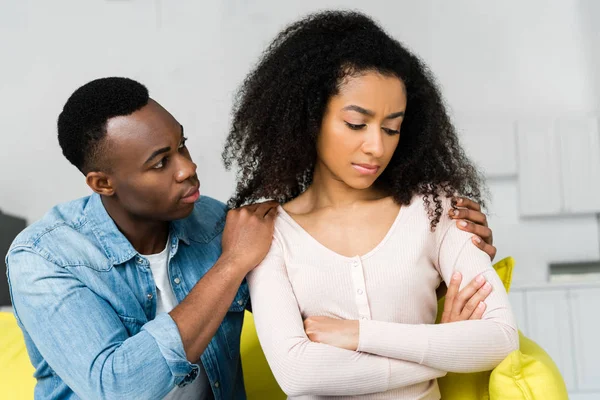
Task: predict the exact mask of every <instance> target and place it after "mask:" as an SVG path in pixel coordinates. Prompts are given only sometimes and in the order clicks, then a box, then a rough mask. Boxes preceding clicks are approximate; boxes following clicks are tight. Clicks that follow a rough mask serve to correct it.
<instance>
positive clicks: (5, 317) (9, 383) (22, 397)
mask: <svg viewBox="0 0 600 400" xmlns="http://www.w3.org/2000/svg"><path fill="white" fill-rule="evenodd" d="M33 371H34V370H33V366H32V365H31V362H30V361H29V357H28V356H27V350H26V348H25V341H24V339H23V333H22V332H21V329H19V326H18V325H17V321H16V320H15V317H14V316H13V315H12V314H11V313H7V312H0V397H2V398H3V399H14V400H31V399H33V389H34V387H35V379H34V378H33Z"/></svg>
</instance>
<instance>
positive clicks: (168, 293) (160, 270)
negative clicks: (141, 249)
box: [144, 240, 213, 400]
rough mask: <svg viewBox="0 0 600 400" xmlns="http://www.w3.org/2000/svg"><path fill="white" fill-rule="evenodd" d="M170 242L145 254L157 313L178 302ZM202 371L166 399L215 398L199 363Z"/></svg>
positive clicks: (165, 311)
mask: <svg viewBox="0 0 600 400" xmlns="http://www.w3.org/2000/svg"><path fill="white" fill-rule="evenodd" d="M169 242H170V240H167V246H166V247H165V249H164V250H163V251H161V252H160V253H158V254H150V255H144V257H146V258H147V259H148V262H150V269H151V270H152V276H153V277H154V283H155V284H156V315H158V314H159V313H168V312H169V311H171V310H172V309H173V308H175V306H176V305H177V304H178V302H177V298H176V297H175V293H173V288H172V287H171V282H170V281H169V272H168V263H169ZM198 365H199V366H200V371H198V377H196V379H195V380H194V381H193V382H192V383H190V384H189V385H187V386H185V387H179V386H176V387H174V388H173V390H171V391H170V392H169V394H167V395H166V396H165V397H164V399H166V400H192V399H193V400H209V399H213V394H212V390H211V388H210V382H209V381H208V376H207V375H206V372H205V371H204V368H203V367H202V363H198Z"/></svg>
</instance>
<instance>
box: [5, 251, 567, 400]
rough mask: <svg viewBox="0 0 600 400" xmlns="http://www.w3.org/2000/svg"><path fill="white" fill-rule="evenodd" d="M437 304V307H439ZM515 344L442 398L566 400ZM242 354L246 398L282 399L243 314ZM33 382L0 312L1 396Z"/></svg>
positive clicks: (454, 383) (543, 360) (527, 346)
mask: <svg viewBox="0 0 600 400" xmlns="http://www.w3.org/2000/svg"><path fill="white" fill-rule="evenodd" d="M513 265H514V261H513V260H512V259H511V258H508V259H505V260H502V261H500V262H499V263H497V264H496V265H495V266H494V267H495V268H496V271H497V272H498V275H499V276H500V277H501V278H502V280H503V282H504V284H505V287H506V290H507V291H508V289H509V288H510V278H511V274H512V268H513ZM441 301H443V300H440V302H441ZM441 305H442V304H440V307H439V308H440V310H441V309H442V308H443V307H441ZM520 347H521V348H520V350H517V351H515V352H513V353H511V354H510V355H509V356H508V357H507V358H506V359H505V360H504V361H503V362H502V363H501V364H500V365H499V366H498V367H496V368H495V369H494V370H493V371H490V372H480V373H475V374H452V373H450V374H448V375H447V376H445V377H444V378H441V379H440V380H439V384H440V390H441V392H442V399H444V400H498V399H526V400H566V399H568V396H567V391H566V388H565V384H564V381H563V379H562V377H561V375H560V373H559V372H558V369H557V368H556V365H555V364H554V362H553V361H552V360H551V359H550V357H549V356H548V354H546V352H545V351H544V350H543V349H542V348H541V347H539V346H538V345H536V344H535V343H534V342H532V341H531V340H529V339H527V338H526V337H524V336H523V335H520ZM241 353H242V365H243V368H244V380H245V383H246V392H247V394H248V399H249V400H278V399H285V398H286V396H285V394H284V393H283V392H282V391H281V389H280V388H279V386H278V385H277V382H276V381H275V379H274V378H273V375H272V374H271V370H270V369H269V366H268V364H267V361H266V359H265V357H264V354H263V353H262V350H261V347H260V344H259V342H258V339H257V337H256V331H255V328H254V320H253V318H252V314H250V313H246V319H245V322H244V327H243V331H242V344H241ZM34 386H35V379H34V378H33V367H32V366H31V364H30V362H29V358H28V356H27V352H26V349H25V342H24V341H23V335H22V333H21V331H20V329H19V328H18V326H17V323H16V321H15V318H14V317H13V315H12V314H11V313H0V398H3V399H11V400H31V399H33V389H34Z"/></svg>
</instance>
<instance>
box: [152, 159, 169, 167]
mask: <svg viewBox="0 0 600 400" xmlns="http://www.w3.org/2000/svg"><path fill="white" fill-rule="evenodd" d="M166 163H167V158H166V157H165V158H163V159H162V160H160V161H159V162H158V163H156V164H154V166H153V167H152V169H162V168H163V167H164V166H165V164H166Z"/></svg>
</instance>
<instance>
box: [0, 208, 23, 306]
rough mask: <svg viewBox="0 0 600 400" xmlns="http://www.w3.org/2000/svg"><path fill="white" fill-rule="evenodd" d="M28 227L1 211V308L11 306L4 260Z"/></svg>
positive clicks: (21, 221)
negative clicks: (18, 236)
mask: <svg viewBox="0 0 600 400" xmlns="http://www.w3.org/2000/svg"><path fill="white" fill-rule="evenodd" d="M26 225H27V223H26V222H25V220H24V219H23V218H17V217H13V216H10V215H7V214H3V213H2V211H0V257H1V258H2V261H0V266H1V267H0V307H1V306H10V305H11V301H10V294H9V292H8V281H7V279H6V263H5V262H4V258H5V257H6V253H8V248H9V247H10V244H11V243H12V241H13V240H14V239H15V237H16V236H17V235H18V234H19V233H20V232H21V231H22V230H23V229H25V226H26Z"/></svg>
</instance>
